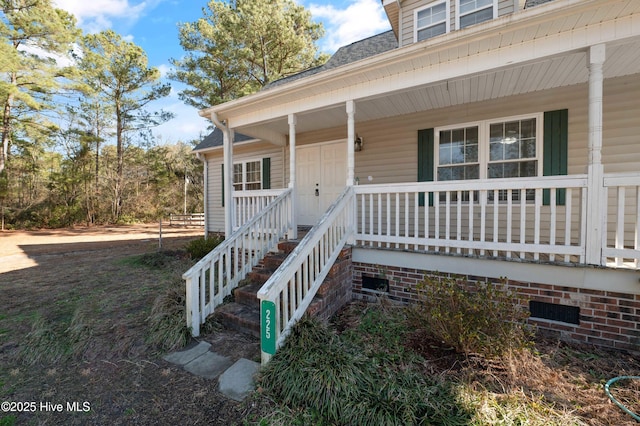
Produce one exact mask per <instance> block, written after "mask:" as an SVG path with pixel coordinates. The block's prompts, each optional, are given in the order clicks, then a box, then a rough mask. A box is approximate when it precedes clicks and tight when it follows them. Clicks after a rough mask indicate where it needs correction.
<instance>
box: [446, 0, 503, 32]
mask: <svg viewBox="0 0 640 426" xmlns="http://www.w3.org/2000/svg"><path fill="white" fill-rule="evenodd" d="M496 9H497V6H496V2H495V0H458V7H457V9H456V10H457V16H458V19H457V21H458V28H460V29H462V28H466V27H468V26H471V25H475V24H479V23H480V22H484V21H489V20H491V19H493V18H494V15H495V12H496Z"/></svg>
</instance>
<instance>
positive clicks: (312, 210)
mask: <svg viewBox="0 0 640 426" xmlns="http://www.w3.org/2000/svg"><path fill="white" fill-rule="evenodd" d="M346 181H347V147H346V143H345V141H340V142H332V143H326V144H317V145H311V146H304V147H301V148H296V184H297V187H298V188H297V191H298V194H297V196H298V198H297V210H298V224H300V225H315V224H316V222H318V219H320V217H321V216H322V215H323V214H324V212H325V211H326V210H327V209H328V208H329V206H330V205H331V204H333V202H334V201H335V200H336V198H338V196H339V195H340V194H341V193H342V191H343V190H344V188H345V186H346Z"/></svg>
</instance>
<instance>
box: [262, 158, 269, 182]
mask: <svg viewBox="0 0 640 426" xmlns="http://www.w3.org/2000/svg"><path fill="white" fill-rule="evenodd" d="M262 189H271V158H263V159H262Z"/></svg>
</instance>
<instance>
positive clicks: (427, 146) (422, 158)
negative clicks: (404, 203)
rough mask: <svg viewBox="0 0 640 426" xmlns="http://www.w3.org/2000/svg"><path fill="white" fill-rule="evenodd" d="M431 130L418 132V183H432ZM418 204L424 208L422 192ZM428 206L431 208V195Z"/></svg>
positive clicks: (431, 195)
mask: <svg viewBox="0 0 640 426" xmlns="http://www.w3.org/2000/svg"><path fill="white" fill-rule="evenodd" d="M433 143H434V142H433V129H424V130H418V182H433V168H434V164H433ZM418 203H419V205H420V206H424V192H423V193H420V194H419V198H418ZM429 205H430V206H433V193H430V194H429Z"/></svg>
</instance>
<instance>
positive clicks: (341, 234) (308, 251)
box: [258, 187, 354, 363]
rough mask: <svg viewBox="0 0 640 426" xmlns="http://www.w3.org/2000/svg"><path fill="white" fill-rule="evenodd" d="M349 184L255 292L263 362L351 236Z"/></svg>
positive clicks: (300, 313) (301, 310)
mask: <svg viewBox="0 0 640 426" xmlns="http://www.w3.org/2000/svg"><path fill="white" fill-rule="evenodd" d="M351 188H352V187H347V188H346V189H345V191H344V192H343V193H342V194H341V195H340V197H338V199H337V200H336V202H335V203H334V204H333V205H332V206H331V207H330V208H329V209H328V210H327V212H326V213H325V214H324V215H323V216H322V218H321V219H320V221H319V222H318V223H317V224H316V225H315V226H314V227H313V228H311V230H310V231H309V232H308V233H307V235H306V236H305V237H304V238H303V239H302V241H300V243H299V244H298V246H297V247H296V248H295V249H294V250H293V251H292V252H291V254H290V255H289V256H288V257H287V259H286V260H285V261H284V263H282V265H280V267H279V268H278V269H277V270H276V271H275V272H274V273H273V275H272V276H271V277H270V278H269V280H267V282H266V283H265V284H264V285H263V286H262V288H261V289H260V291H259V292H258V298H259V299H260V306H261V316H262V321H261V323H262V339H261V344H262V362H263V363H266V362H268V360H269V359H270V357H271V355H273V354H274V353H275V351H276V349H277V347H278V346H280V344H281V343H282V342H283V341H284V339H285V338H286V336H287V335H288V334H289V332H290V330H291V327H292V326H293V325H294V324H295V322H296V321H297V320H299V319H300V318H301V317H302V315H303V314H304V312H305V311H306V309H307V307H308V306H309V304H310V303H311V300H312V299H313V297H314V296H315V294H316V292H317V291H318V288H319V287H320V285H321V284H322V281H323V280H324V279H325V277H326V276H327V274H328V273H329V270H330V269H331V267H332V266H333V263H334V262H335V261H336V259H337V258H338V255H339V254H340V251H341V250H342V248H343V247H344V245H345V243H346V242H347V240H348V239H349V238H350V237H351V236H352V235H353V231H354V230H353V222H354V220H353V200H354V192H353V190H352V189H351Z"/></svg>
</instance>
